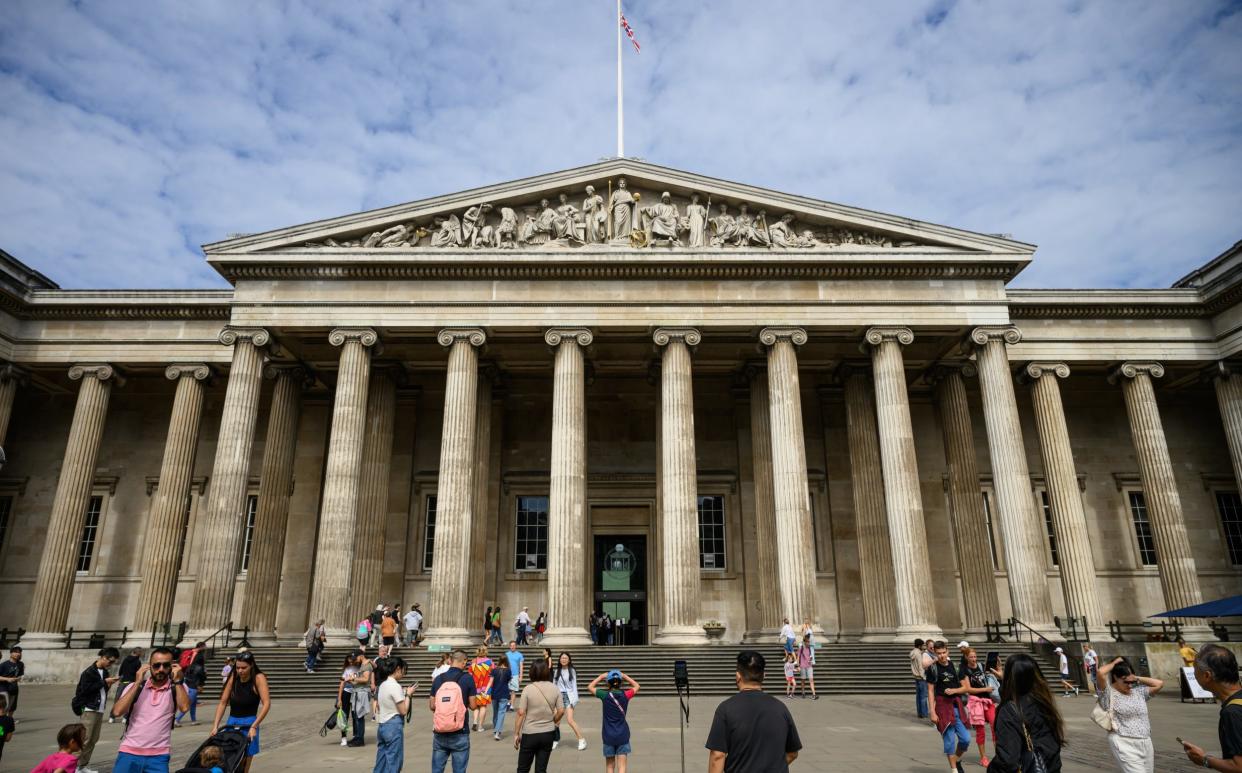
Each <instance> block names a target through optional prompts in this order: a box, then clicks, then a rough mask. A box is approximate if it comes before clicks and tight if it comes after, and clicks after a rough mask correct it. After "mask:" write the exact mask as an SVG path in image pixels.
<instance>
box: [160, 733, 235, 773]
mask: <svg viewBox="0 0 1242 773" xmlns="http://www.w3.org/2000/svg"><path fill="white" fill-rule="evenodd" d="M248 733H249V731H248V730H247V729H246V728H244V727H222V728H220V732H218V733H216V734H215V735H213V736H212V737H210V738H208V739H207V740H206V741H203V742H202V743H201V744H200V745H199V747H198V748H197V749H195V750H194V753H193V754H191V755H190V758H189V759H188V760H186V761H185V767H184V768H181V769H180V770H178V771H177V773H210V771H211V768H205V767H203V766H202V765H201V764H200V762H199V758H198V755H199V753H200V752H202V751H203V749H205V748H207V747H208V746H218V747H219V748H220V754H221V756H222V757H223V760H222V762H221V764H220V769H221V770H223V771H224V773H237V771H239V770H241V768H242V761H243V760H245V759H246V747H247V746H249V745H250V736H249V734H248Z"/></svg>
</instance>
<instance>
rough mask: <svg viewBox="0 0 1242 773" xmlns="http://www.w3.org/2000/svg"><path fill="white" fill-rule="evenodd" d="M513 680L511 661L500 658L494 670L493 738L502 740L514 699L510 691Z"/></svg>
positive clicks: (492, 696)
mask: <svg viewBox="0 0 1242 773" xmlns="http://www.w3.org/2000/svg"><path fill="white" fill-rule="evenodd" d="M512 679H513V672H512V671H510V670H509V659H508V658H500V659H499V660H497V661H496V667H495V668H493V669H492V695H491V698H492V738H495V739H496V740H497V741H499V740H500V735H501V733H503V732H504V728H505V717H506V716H508V714H509V701H510V700H511V699H512V697H513V692H512V691H511V690H510V689H509V682H510V681H511V680H512Z"/></svg>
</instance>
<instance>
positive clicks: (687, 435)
mask: <svg viewBox="0 0 1242 773" xmlns="http://www.w3.org/2000/svg"><path fill="white" fill-rule="evenodd" d="M700 340H701V336H700V334H699V331H697V330H693V329H690V328H676V329H673V328H660V329H659V330H656V332H655V342H656V345H657V346H661V347H663V354H662V356H661V360H660V414H661V417H662V420H661V438H660V442H661V444H662V446H663V462H662V464H663V476H662V480H661V483H662V484H663V488H664V494H663V502H662V504H663V506H664V507H663V513H662V516H663V521H664V528H663V532H662V534H661V539H662V543H661V548H662V551H661V560H662V562H663V564H662V567H661V569H662V573H663V575H664V597H663V611H664V616H663V621H662V622H661V624H660V629H659V631H658V632H657V634H656V638H655V643H656V644H696V643H700V642H703V641H705V640H706V638H707V634H706V633H705V632H704V631H703V629H702V627H701V626H700V623H699V615H700V612H701V609H700V606H701V594H700V574H699V543H698V536H699V534H698V532H699V528H698V512H699V507H698V479H697V476H698V471H697V466H696V464H695V455H694V377H693V372H692V369H691V365H690V347H691V346H694V345H695V344H697V343H698V342H699V341H700Z"/></svg>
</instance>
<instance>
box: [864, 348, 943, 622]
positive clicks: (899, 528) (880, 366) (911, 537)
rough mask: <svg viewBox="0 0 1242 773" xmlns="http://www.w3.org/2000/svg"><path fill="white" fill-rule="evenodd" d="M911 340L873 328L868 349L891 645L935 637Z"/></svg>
mask: <svg viewBox="0 0 1242 773" xmlns="http://www.w3.org/2000/svg"><path fill="white" fill-rule="evenodd" d="M913 341H914V334H913V333H912V332H911V331H910V330H909V328H872V329H870V330H868V331H867V334H866V342H867V344H869V345H870V347H871V365H872V370H873V373H874V378H875V413H876V424H877V426H878V428H879V436H880V467H881V469H882V471H883V475H884V507H885V510H886V511H887V514H888V542H889V547H890V549H891V551H892V554H893V579H894V581H895V582H894V591H895V594H894V595H895V597H896V601H897V632H896V634H895V636H894V639H895V640H896V641H906V640H909V639H912V638H914V637H915V636H922V635H932V636H937V635H939V631H940V629H939V627H938V626H937V624H936V612H935V610H936V607H935V603H934V599H933V598H932V594H931V588H930V586H929V585H928V583H927V573H928V566H929V563H930V562H929V561H928V558H927V528H926V526H925V525H924V523H923V496H922V494H921V492H920V491H919V469H918V462H917V460H916V458H915V453H914V426H913V423H912V422H911V420H910V398H909V394H908V393H907V391H906V368H905V363H904V360H903V357H902V353H901V347H902V346H904V345H907V344H910V343H912V342H913Z"/></svg>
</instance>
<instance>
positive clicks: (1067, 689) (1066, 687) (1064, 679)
mask: <svg viewBox="0 0 1242 773" xmlns="http://www.w3.org/2000/svg"><path fill="white" fill-rule="evenodd" d="M1053 653H1055V654H1056V656H1057V671H1058V672H1059V673H1060V674H1061V690H1062V692H1061V694H1062V695H1077V694H1078V685H1076V684H1074V681H1073V680H1072V679H1070V666H1069V657H1067V656H1066V654H1065V650H1063V649H1061V648H1060V647H1057V648H1056V649H1054V650H1053Z"/></svg>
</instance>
